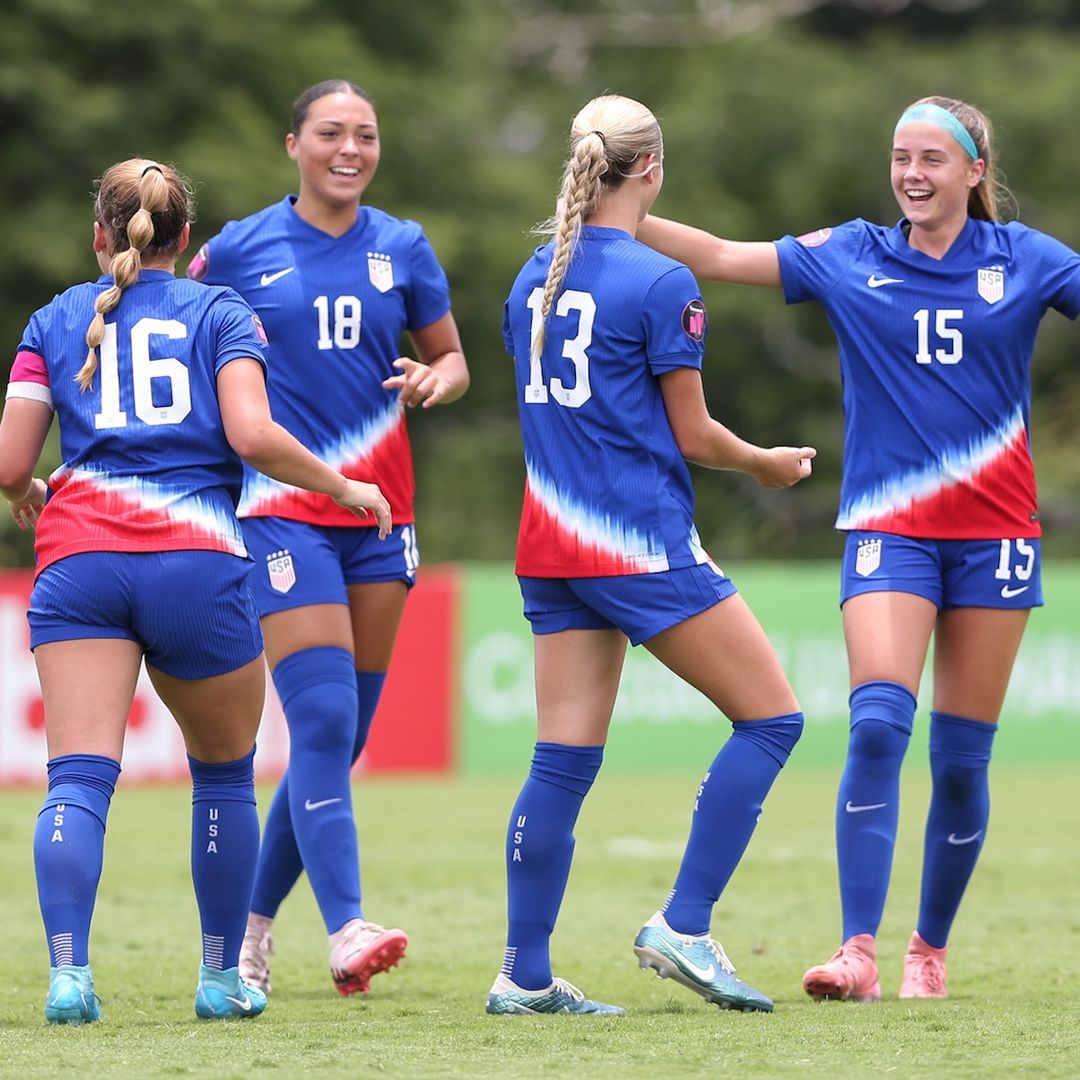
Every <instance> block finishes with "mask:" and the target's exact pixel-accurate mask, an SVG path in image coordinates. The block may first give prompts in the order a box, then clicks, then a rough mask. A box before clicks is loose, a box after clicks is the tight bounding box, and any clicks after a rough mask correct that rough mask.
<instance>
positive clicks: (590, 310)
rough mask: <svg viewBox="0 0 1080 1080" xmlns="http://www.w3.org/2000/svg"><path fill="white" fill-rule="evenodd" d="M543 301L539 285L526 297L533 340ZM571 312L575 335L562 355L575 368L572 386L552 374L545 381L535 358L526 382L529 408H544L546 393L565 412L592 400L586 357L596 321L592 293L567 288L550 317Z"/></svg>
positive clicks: (542, 292) (565, 343)
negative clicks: (530, 315)
mask: <svg viewBox="0 0 1080 1080" xmlns="http://www.w3.org/2000/svg"><path fill="white" fill-rule="evenodd" d="M543 302H544V290H543V289H542V288H540V287H539V286H538V287H537V288H535V289H533V291H532V292H531V293H530V294H529V300H528V307H529V310H530V311H531V312H532V329H531V331H530V334H529V340H530V341H535V340H536V335H537V334H538V333H539V332H540V325H541V323H542V321H543V320H542V319H541V317H540V309H541V306H542V305H543ZM571 312H575V313H576V314H577V317H578V324H577V333H576V334H575V335H574V336H573V337H568V338H567V339H566V340H565V341H564V342H563V348H562V354H563V356H565V357H566V359H567V360H569V361H570V362H571V363H572V364H573V365H574V385H573V386H564V385H563V381H562V379H560V378H558V376H555V375H553V376H552V377H551V379H550V381H549V382H547V383H545V382H544V371H543V368H542V367H541V364H540V357H539V356H534V357H533V359H532V362H531V364H530V366H529V383H528V385H527V386H526V387H525V402H526V404H528V405H543V404H544V403H545V402H546V401H547V400H548V394H549V392H550V395H551V397H552V398H554V399H555V401H557V402H558V403H559V404H560V405H563V406H565V407H566V408H567V409H580V408H581V406H582V405H584V404H585V402H586V401H588V400H589V398H591V397H592V387H591V386H590V385H589V354H588V353H587V352H586V349H588V347H589V346H590V345H591V344H592V328H593V321H594V320H595V318H596V301H595V300H594V299H593V297H592V293H587V292H580V291H579V290H577V289H567V290H566V292H564V293H563V294H562V295H561V296H560V297H559V299H558V301H557V302H556V304H555V311H554V312H553V314H554V315H555V316H556V317H557V318H560V319H563V318H566V317H567V316H568V315H570V313H571Z"/></svg>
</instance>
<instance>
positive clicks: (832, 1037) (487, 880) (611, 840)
mask: <svg viewBox="0 0 1080 1080" xmlns="http://www.w3.org/2000/svg"><path fill="white" fill-rule="evenodd" d="M616 737H617V733H616ZM527 755H528V748H527V746H523V747H522V768H523V769H524V768H525V764H526V760H527ZM797 756H798V750H796V752H795V756H794V757H793V758H792V761H791V763H790V764H789V765H788V766H787V768H785V770H784V773H783V775H782V776H781V777H780V778H779V780H778V781H777V784H776V787H775V788H774V790H773V792H772V793H771V794H770V796H769V800H768V802H767V804H766V809H765V814H764V816H763V818H762V820H761V824H760V825H759V826H758V830H757V834H756V835H755V837H754V840H753V842H752V843H751V845H750V849H749V851H748V853H747V855H746V858H745V859H744V861H743V864H742V865H741V866H740V867H739V870H738V872H737V873H736V875H735V877H734V878H733V879H732V881H731V883H730V885H729V886H728V888H727V889H726V890H725V893H724V896H723V897H722V899H721V902H720V904H719V905H718V906H717V909H716V913H715V917H714V920H713V931H714V933H715V934H716V936H717V937H718V938H719V939H720V940H721V941H722V942H723V943H724V946H725V948H726V949H727V951H728V953H729V955H730V956H731V958H732V959H733V961H734V962H735V964H736V965H737V966H738V968H739V974H740V976H741V977H743V978H746V979H748V980H749V981H750V982H751V983H753V984H754V985H755V986H758V987H760V988H761V989H762V990H764V991H766V992H767V993H769V994H770V995H772V996H774V997H775V1000H776V1012H775V1013H773V1014H771V1015H763V1014H752V1015H745V1016H744V1015H742V1014H738V1013H725V1012H720V1011H719V1010H717V1009H716V1008H715V1007H712V1006H708V1005H706V1004H704V1002H702V1001H701V999H699V998H697V997H696V996H694V995H693V994H691V993H690V992H689V991H687V990H684V989H683V988H681V987H679V986H676V985H673V984H672V983H670V982H658V981H657V980H656V979H654V978H653V977H652V976H651V974H648V975H647V974H646V973H644V972H641V971H639V970H638V968H637V963H636V960H635V957H634V955H633V953H632V951H631V947H630V946H631V941H632V940H633V935H634V933H635V932H636V931H637V928H638V927H639V926H640V924H641V923H642V922H644V920H645V919H647V918H648V917H649V915H651V914H652V912H653V911H654V910H655V909H656V907H657V906H658V905H659V904H660V903H661V902H662V900H663V898H664V896H665V895H666V893H667V891H668V889H669V888H670V886H671V881H672V878H673V876H674V873H675V870H676V867H677V863H678V859H679V854H680V852H681V849H682V845H683V842H684V840H685V837H686V830H687V826H688V818H689V811H690V806H691V803H692V798H693V792H694V790H695V786H696V784H697V778H696V775H695V776H681V777H673V776H666V777H657V776H650V777H647V778H646V777H627V776H623V777H616V776H607V777H605V776H603V775H601V777H600V779H599V781H598V782H597V785H596V787H595V788H594V790H593V792H592V793H591V794H590V796H589V798H588V800H587V802H586V804H585V806H584V808H583V811H582V814H581V818H580V820H579V822H578V826H577V829H576V834H577V850H576V856H575V864H574V868H573V872H572V874H571V877H570V884H569V889H568V892H567V896H566V901H565V903H564V905H563V910H562V913H561V915H560V919H559V924H558V926H557V928H556V932H555V936H554V939H553V945H552V950H553V951H552V955H553V959H554V963H555V970H556V973H558V974H559V975H561V976H563V977H564V978H568V979H570V980H571V981H572V982H574V983H576V984H578V985H580V986H582V987H583V988H584V989H585V990H586V991H588V992H589V993H590V994H592V995H594V996H597V997H600V998H601V1000H607V1001H615V1002H618V1003H619V1004H622V1005H623V1006H624V1007H625V1008H626V1009H627V1015H626V1016H625V1017H621V1018H612V1019H598V1018H587V1017H577V1018H575V1017H564V1016H553V1017H536V1018H534V1017H489V1016H486V1015H485V1014H484V1012H483V1007H484V998H485V995H486V993H487V990H488V987H489V986H490V985H491V981H492V979H493V978H494V976H495V974H496V972H497V971H498V967H499V964H500V962H501V959H502V949H503V944H504V933H505V922H504V920H505V883H504V877H503V874H504V871H503V846H504V830H505V824H506V818H507V814H508V813H509V809H510V806H511V805H512V803H513V800H514V797H515V794H516V791H517V786H518V781H516V780H509V779H493V778H483V779H475V778H474V779H458V780H453V781H445V780H438V781H434V780H421V781H410V782H403V781H389V782H388V781H386V780H372V779H362V780H361V781H360V783H359V784H358V785H357V788H356V803H357V807H358V818H359V823H360V836H361V847H362V850H363V852H364V860H365V862H364V900H365V910H366V912H367V914H368V915H369V916H370V917H371V918H374V919H378V920H380V921H384V922H392V923H393V924H394V925H400V926H402V927H404V928H405V930H406V931H407V932H408V934H409V936H410V944H409V952H408V955H407V956H406V959H405V961H404V963H403V964H402V965H401V966H400V967H399V968H396V969H394V970H393V971H391V972H390V973H388V974H385V975H379V976H377V977H376V978H375V979H374V980H373V982H372V989H371V992H370V993H369V994H368V995H365V996H363V997H353V998H349V999H341V998H339V997H338V995H337V994H336V993H335V991H334V989H333V986H332V985H331V981H330V977H329V971H328V969H327V966H326V935H325V931H324V929H323V926H322V923H321V920H320V919H319V916H318V913H317V911H316V909H315V906H314V904H313V902H312V899H311V891H310V888H309V887H308V884H307V882H306V880H301V882H300V884H299V885H298V886H297V889H296V892H295V893H294V895H293V896H291V897H290V898H289V899H288V900H287V901H286V902H285V904H284V905H283V906H282V909H281V913H280V915H279V917H278V919H277V922H276V924H275V928H274V933H275V947H276V953H275V955H274V957H273V958H272V964H271V967H272V982H273V986H274V991H273V994H272V995H271V999H270V1007H269V1009H268V1010H267V1012H266V1013H265V1015H263V1016H262V1017H260V1018H259V1019H257V1020H252V1021H242V1022H227V1023H208V1022H205V1021H198V1020H196V1019H195V1017H194V1011H193V1008H192V998H193V993H194V988H195V975H196V969H197V965H198V960H199V955H198V945H199V935H198V919H197V915H196V912H195V908H194V903H193V900H192V896H191V885H190V881H189V877H188V857H187V846H188V839H187V835H188V828H189V822H190V812H191V810H190V795H189V793H188V791H187V789H186V788H182V787H171V786H170V787H136V788H131V789H128V788H125V786H124V785H123V784H121V787H120V790H119V791H118V792H117V794H116V797H115V799H114V801H113V808H112V811H111V813H110V818H109V837H108V841H107V844H106V862H105V872H104V875H103V877H102V883H101V891H100V901H99V904H98V909H97V912H96V914H95V918H94V931H93V942H92V951H91V958H92V963H93V965H94V974H95V981H96V985H97V989H98V992H99V993H100V994H101V997H102V1009H103V1012H104V1017H105V1019H104V1020H103V1022H101V1023H100V1024H95V1025H91V1026H88V1027H83V1028H63V1029H57V1028H47V1027H46V1026H45V1024H44V1022H43V1020H42V1015H41V1007H42V1004H43V1001H44V996H45V990H46V987H47V985H48V983H47V980H48V955H47V953H46V949H45V942H44V940H43V937H42V932H41V923H40V919H39V916H38V913H37V905H36V896H35V891H34V883H33V873H32V868H31V860H30V843H31V834H32V830H33V827H34V820H35V817H36V814H37V811H38V809H39V807H40V801H41V800H40V794H39V793H37V792H10V791H9V792H5V793H2V794H0V877H2V880H3V881H4V934H3V935H2V937H0V973H2V974H0V1032H2V1035H0V1041H2V1043H3V1061H2V1064H0V1073H2V1074H3V1075H4V1076H11V1077H20V1078H22V1077H35V1078H39V1080H52V1078H57V1080H59V1078H62V1077H71V1076H75V1075H79V1076H82V1075H90V1076H93V1077H95V1078H96V1080H128V1078H130V1077H136V1076H137V1077H146V1078H150V1077H154V1078H160V1077H175V1076H182V1077H191V1078H193V1080H222V1078H224V1077H228V1078H232V1077H237V1078H239V1077H244V1078H246V1080H266V1078H270V1077H283V1078H284V1077H294V1076H318V1077H320V1078H325V1080H335V1078H338V1077H340V1078H346V1077H348V1078H352V1077H357V1076H363V1077H367V1076H373V1075H385V1076H388V1077H408V1078H414V1077H429V1078H435V1077H440V1078H445V1080H467V1078H469V1080H472V1078H476V1080H479V1078H488V1077H490V1078H498V1080H518V1078H523V1080H524V1078H534V1077H538V1076H566V1077H589V1078H590V1080H592V1078H596V1080H652V1078H656V1077H676V1076H677V1077H683V1078H685V1080H696V1078H698V1077H701V1078H704V1077H717V1076H745V1077H754V1078H762V1080H765V1078H774V1077H775V1078H783V1077H795V1076H798V1077H820V1078H828V1080H855V1078H861V1077H871V1076H886V1075H895V1076H898V1077H918V1076H932V1077H934V1078H935V1080H959V1078H970V1080H996V1078H1002V1080H1006V1078H1009V1080H1011V1078H1013V1077H1018V1076H1022V1077H1034V1076H1037V1077H1040V1078H1046V1080H1054V1078H1060V1080H1065V1078H1070V1080H1071V1078H1073V1077H1075V1076H1076V1071H1077V1061H1078V1060H1080V1036H1078V1034H1077V1028H1076V1025H1075V1024H1074V1023H1070V1020H1069V1017H1070V1011H1069V1010H1070V1007H1071V1006H1072V1004H1073V1003H1075V1001H1076V1000H1077V995H1078V994H1080V976H1078V974H1077V972H1078V971H1080V921H1078V919H1077V916H1076V912H1075V907H1076V903H1075V899H1076V895H1077V891H1078V890H1080V864H1078V862H1077V860H1076V857H1075V841H1074V837H1073V835H1072V834H1071V833H1070V831H1069V830H1068V829H1067V828H1062V822H1063V821H1069V820H1075V816H1076V815H1075V807H1076V800H1075V796H1074V795H1073V793H1074V792H1075V791H1076V783H1077V776H1076V771H1075V768H1070V767H1068V766H1057V767H1046V768H1042V769H1039V770H1027V769H1009V768H1002V769H1000V770H998V771H997V772H996V773H995V777H994V781H993V782H994V820H993V822H992V825H991V830H990V838H989V840H988V842H987V846H986V848H985V850H984V852H983V855H982V858H981V860H980V865H979V867H978V869H977V871H976V873H975V876H974V878H973V880H972V883H971V887H970V889H969V895H968V896H967V898H966V900H965V903H964V908H963V910H962V911H961V914H960V918H959V919H958V921H957V923H956V926H955V929H954V933H953V936H952V940H951V942H950V955H949V986H950V991H951V997H950V999H949V1000H948V1001H943V1002H937V1001H922V1002H902V1001H899V1000H897V998H896V993H897V989H898V987H899V981H900V968H901V958H902V955H903V950H904V948H905V946H906V944H907V939H908V936H909V934H910V932H911V929H912V924H913V920H914V918H915V911H916V905H917V902H918V888H919V860H920V858H921V848H922V825H923V816H924V813H925V807H926V800H927V797H928V787H929V783H928V777H927V775H926V772H925V770H923V771H921V772H920V771H919V770H918V769H917V768H914V769H912V768H911V767H910V766H909V775H908V776H907V778H906V781H905V785H904V789H903V796H904V797H903V802H902V811H903V813H902V818H901V825H900V838H899V844H898V847H897V852H896V860H895V865H894V869H893V887H892V891H891V895H890V898H889V904H888V907H887V909H886V914H885V921H884V923H883V925H882V929H881V934H880V936H879V945H878V955H879V958H880V962H881V978H882V990H883V993H884V999H883V1001H882V1003H881V1004H880V1005H873V1006H859V1005H849V1004H844V1003H825V1004H822V1005H815V1004H813V1002H811V1001H810V1000H809V999H808V998H807V997H806V995H805V994H803V992H802V989H801V986H800V980H801V977H802V973H803V971H804V970H805V969H806V968H807V967H808V966H810V965H811V964H815V963H820V962H822V961H823V960H825V959H826V958H827V957H828V956H829V954H830V953H831V952H832V950H833V949H834V948H835V947H836V944H837V941H836V935H837V933H838V932H839V923H838V921H837V899H836V870H835V865H834V860H833V837H832V833H833V793H834V791H835V781H836V777H835V773H834V772H833V771H832V770H828V771H821V770H805V769H803V768H802V767H801V766H800V765H799V764H798V760H797ZM1036 792H1037V793H1039V794H1038V797H1032V796H1033V793H1036ZM269 794H270V792H269V790H266V789H263V790H262V791H260V799H261V802H262V804H263V806H264V807H265V805H266V802H267V800H268V798H269Z"/></svg>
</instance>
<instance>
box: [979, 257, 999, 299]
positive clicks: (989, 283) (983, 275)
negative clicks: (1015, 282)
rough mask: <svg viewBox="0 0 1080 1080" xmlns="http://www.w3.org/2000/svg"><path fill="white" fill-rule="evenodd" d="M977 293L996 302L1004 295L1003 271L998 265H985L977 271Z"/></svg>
mask: <svg viewBox="0 0 1080 1080" xmlns="http://www.w3.org/2000/svg"><path fill="white" fill-rule="evenodd" d="M979 295H980V296H981V297H982V298H983V299H984V300H985V301H986V302H987V303H988V304H996V303H997V302H998V301H999V300H1000V299H1002V297H1004V295H1005V271H1004V270H1003V269H1002V268H1001V267H1000V266H985V267H983V268H982V269H981V270H980V271H979Z"/></svg>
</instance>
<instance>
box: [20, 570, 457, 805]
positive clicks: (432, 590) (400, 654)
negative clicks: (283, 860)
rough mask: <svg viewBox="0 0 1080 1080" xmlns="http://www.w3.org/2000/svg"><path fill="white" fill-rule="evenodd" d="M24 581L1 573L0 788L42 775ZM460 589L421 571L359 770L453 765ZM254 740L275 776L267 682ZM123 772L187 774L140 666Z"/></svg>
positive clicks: (281, 737) (277, 712) (283, 734)
mask: <svg viewBox="0 0 1080 1080" xmlns="http://www.w3.org/2000/svg"><path fill="white" fill-rule="evenodd" d="M31 585H32V577H31V573H30V571H27V570H8V571H0V784H11V783H35V784H36V783H41V782H42V781H43V779H44V776H45V761H46V758H47V754H46V749H45V730H44V728H45V717H44V709H43V707H42V703H41V694H40V692H39V688H38V681H37V673H36V671H35V668H34V660H33V655H32V654H31V652H30V646H29V631H28V629H27V625H26V608H27V604H28V601H29V597H30V589H31ZM458 589H459V578H458V574H457V572H456V570H455V569H454V568H453V567H434V568H432V569H430V570H421V571H420V573H419V575H418V580H417V585H416V587H415V588H414V589H413V590H412V595H411V596H410V597H409V602H408V603H407V604H406V606H405V617H404V618H403V620H402V624H401V630H400V632H399V635H398V641H397V646H396V648H395V650H394V659H393V662H392V664H391V665H390V671H389V673H388V676H387V680H386V687H385V690H384V691H383V698H382V701H381V703H380V705H379V711H378V713H377V715H376V717H375V723H374V724H373V726H372V734H371V739H370V741H369V743H368V747H367V749H366V751H365V752H364V756H363V757H362V758H361V760H360V763H359V766H358V767H359V768H361V769H362V770H363V771H365V772H372V773H385V772H442V771H445V770H448V769H450V768H451V767H452V766H453V764H454V757H455V754H454V746H455V742H456V739H455V734H454V733H455V728H456V711H457V710H456V704H457V702H456V699H457V692H456V680H455V676H454V673H455V671H456V667H457V665H456V652H457V624H458V612H457V609H458ZM258 745H259V749H258V754H257V755H256V759H255V760H256V769H257V772H258V775H259V776H260V777H261V778H267V777H272V776H275V775H277V774H279V773H280V772H281V770H282V769H283V768H284V766H285V764H286V762H287V760H288V752H289V737H288V732H287V729H286V727H285V721H284V718H283V716H282V714H281V707H280V705H279V704H278V700H277V696H276V695H275V694H274V691H273V686H272V684H270V683H269V681H268V692H267V703H266V710H265V712H264V714H263V722H262V726H261V728H260V731H259V742H258ZM123 776H124V779H125V780H126V781H136V782H138V781H152V780H180V779H186V777H187V763H186V758H185V756H184V748H183V742H182V741H181V739H180V735H179V733H178V731H177V729H176V725H175V724H174V723H173V721H172V718H171V717H170V715H169V713H168V711H167V710H166V709H165V707H164V706H163V705H162V704H161V702H160V701H159V700H158V698H157V695H156V694H155V693H154V691H153V689H152V687H151V686H150V683H149V680H148V679H147V677H146V674H145V672H144V673H143V676H142V677H141V678H140V680H139V685H138V687H137V689H136V693H135V700H134V702H133V704H132V709H131V714H130V717H129V720H128V732H127V738H126V740H125V745H124V771H123Z"/></svg>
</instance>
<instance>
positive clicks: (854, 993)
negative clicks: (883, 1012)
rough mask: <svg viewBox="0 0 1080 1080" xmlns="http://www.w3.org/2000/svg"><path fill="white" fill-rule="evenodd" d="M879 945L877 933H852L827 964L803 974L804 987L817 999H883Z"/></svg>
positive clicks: (863, 1000)
mask: <svg viewBox="0 0 1080 1080" xmlns="http://www.w3.org/2000/svg"><path fill="white" fill-rule="evenodd" d="M876 956H877V947H876V944H875V942H874V935H873V934H855V935H854V936H853V937H849V938H848V939H847V941H845V942H844V944H843V945H841V946H840V948H839V949H837V950H836V952H835V953H834V954H833V956H832V958H831V959H830V960H829V962H828V963H826V964H819V965H818V966H817V967H812V968H811V969H810V970H809V971H808V972H807V973H806V974H805V975H804V976H803V981H802V984H803V989H804V990H805V991H806V992H807V993H808V994H809V995H810V996H811V997H812V998H813V999H814V1000H815V1001H824V1000H825V999H826V998H831V999H835V1000H837V1001H862V1002H871V1001H880V1000H881V984H880V983H879V982H878V969H877V959H876Z"/></svg>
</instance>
